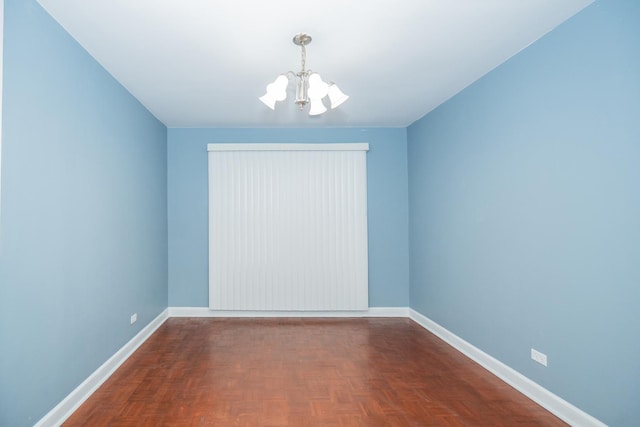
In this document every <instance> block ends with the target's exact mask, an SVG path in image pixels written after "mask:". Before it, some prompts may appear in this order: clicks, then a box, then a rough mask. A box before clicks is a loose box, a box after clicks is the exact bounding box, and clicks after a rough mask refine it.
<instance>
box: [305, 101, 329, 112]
mask: <svg viewBox="0 0 640 427" xmlns="http://www.w3.org/2000/svg"><path fill="white" fill-rule="evenodd" d="M310 102H311V107H310V108H309V115H310V116H317V115H319V114H322V113H324V112H325V111H327V107H325V106H324V104H323V103H322V99H320V98H310Z"/></svg>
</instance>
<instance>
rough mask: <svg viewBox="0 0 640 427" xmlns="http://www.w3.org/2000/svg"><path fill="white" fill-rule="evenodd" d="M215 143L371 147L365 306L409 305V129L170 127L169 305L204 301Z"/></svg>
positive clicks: (205, 298)
mask: <svg viewBox="0 0 640 427" xmlns="http://www.w3.org/2000/svg"><path fill="white" fill-rule="evenodd" d="M216 142H217V143H224V142H227V143H228V142H233V143H242V142H248V143H256V142H272V143H273V142H284V143H286V142H289V143H295V142H300V143H304V142H307V143H339V142H368V143H369V147H370V151H369V152H368V153H367V191H368V196H367V197H368V221H369V224H368V225H369V306H370V307H407V306H408V305H409V255H408V250H409V249H408V248H409V244H408V241H409V239H408V234H407V233H408V227H409V226H408V195H407V191H408V187H407V152H406V129H383V128H380V129H173V128H170V129H169V130H168V142H167V144H168V148H167V150H168V198H169V209H168V212H169V305H170V306H172V307H206V306H208V303H209V299H208V295H209V291H208V289H209V279H208V241H207V239H208V193H207V191H208V185H207V180H208V178H207V144H208V143H216Z"/></svg>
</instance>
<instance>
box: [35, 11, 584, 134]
mask: <svg viewBox="0 0 640 427" xmlns="http://www.w3.org/2000/svg"><path fill="white" fill-rule="evenodd" d="M38 1H39V3H40V4H41V5H42V6H43V7H44V8H45V9H46V10H47V11H48V12H49V13H50V14H51V15H52V16H53V17H54V18H55V19H56V20H57V21H58V22H59V23H60V24H61V25H62V26H63V27H64V28H65V29H66V30H67V31H68V32H69V33H70V34H71V35H72V36H73V37H74V38H75V39H76V40H77V41H78V42H79V43H80V44H81V45H82V46H83V47H84V48H85V49H86V50H87V51H88V52H89V53H90V54H91V55H92V56H93V57H94V58H95V59H96V60H97V61H98V62H100V63H101V64H102V65H103V66H104V67H105V68H106V69H107V70H108V71H109V72H110V73H111V74H112V75H113V76H114V77H115V78H116V79H117V80H118V81H119V82H120V83H122V85H124V86H125V87H126V88H127V89H128V90H129V91H130V92H131V93H132V94H133V95H134V96H135V97H136V98H137V99H139V100H140V102H142V104H144V105H145V106H146V107H147V108H148V109H149V110H150V111H151V112H152V113H153V114H154V115H155V116H156V117H157V118H158V119H159V120H161V121H162V122H163V123H164V124H165V125H167V126H168V127H325V126H345V127H346V126H349V127H352V126H354V127H355V126H358V127H359V126H363V127H367V126H376V127H378V126H384V127H405V126H407V125H409V124H411V123H412V122H414V121H415V120H417V119H419V118H420V117H422V116H423V115H424V114H426V113H428V112H429V111H431V110H433V109H434V108H435V107H437V106H438V105H439V104H441V103H442V102H444V101H446V100H447V99H448V98H450V97H452V96H453V95H455V94H456V93H457V92H459V91H460V90H461V89H463V88H464V87H466V86H467V85H469V84H470V83H471V82H473V81H475V80H477V79H478V78H479V77H481V76H482V75H484V74H485V73H487V72H488V71H490V70H491V69H493V68H495V67H496V66H497V65H499V64H500V63H502V62H504V61H505V60H506V59H508V58H509V57H511V56H513V55H514V54H516V53H517V52H519V51H520V50H522V49H523V48H525V47H526V46H528V45H529V44H530V43H532V42H534V41H535V40H537V39H538V38H540V37H541V36H542V35H544V34H545V33H547V32H548V31H550V30H552V29H553V28H554V27H556V26H557V25H559V24H560V23H561V22H563V21H564V20H566V19H568V18H569V17H571V16H572V15H574V14H575V13H577V12H578V11H579V10H581V9H582V8H583V7H585V6H587V5H588V4H589V3H591V2H592V1H593V0H350V1H349V0H323V1H312V0H296V1H292V0H269V1H266V0H228V1H215V0H110V1H104V0H103V1H100V0H38ZM300 32H304V33H308V34H310V35H311V36H312V37H313V41H312V43H311V44H310V45H309V46H308V48H307V68H310V69H313V70H314V71H317V72H319V73H320V74H321V75H322V76H323V78H324V79H325V80H332V81H335V82H336V83H338V85H339V86H340V88H341V89H342V90H343V91H344V92H345V93H347V94H348V95H350V97H351V98H350V99H349V100H348V101H347V102H346V103H345V104H343V105H342V106H340V107H338V108H337V109H335V110H330V111H328V112H327V113H325V114H324V115H322V116H319V117H310V116H308V115H307V114H306V112H300V111H299V110H296V109H295V105H293V101H292V99H293V92H291V91H290V94H289V97H288V98H287V100H285V101H283V102H280V103H278V105H277V106H276V111H272V110H270V109H268V108H267V107H266V106H265V105H263V104H262V103H261V102H260V101H259V100H258V97H259V96H261V95H263V94H264V92H265V86H266V85H267V84H268V83H270V82H271V81H273V80H274V79H275V77H276V76H277V75H278V74H280V73H283V72H286V71H289V70H293V71H297V70H299V69H300V48H299V47H298V46H295V45H294V44H293V43H292V42H291V39H292V38H293V36H294V35H295V34H298V33H300ZM290 86H292V85H290Z"/></svg>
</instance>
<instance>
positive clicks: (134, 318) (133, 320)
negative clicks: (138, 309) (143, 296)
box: [131, 313, 138, 325]
mask: <svg viewBox="0 0 640 427" xmlns="http://www.w3.org/2000/svg"><path fill="white" fill-rule="evenodd" d="M136 320H138V313H133V314H132V315H131V324H132V325H133V324H134V323H136Z"/></svg>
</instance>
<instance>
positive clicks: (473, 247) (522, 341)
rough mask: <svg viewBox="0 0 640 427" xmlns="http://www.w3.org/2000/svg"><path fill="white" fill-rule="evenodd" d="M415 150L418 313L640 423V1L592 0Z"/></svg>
mask: <svg viewBox="0 0 640 427" xmlns="http://www.w3.org/2000/svg"><path fill="white" fill-rule="evenodd" d="M408 154H409V195H410V209H409V212H410V254H411V261H410V281H411V285H410V296H411V297H410V299H411V306H412V308H414V309H416V310H417V311H419V312H420V313H422V314H424V315H426V316H427V317H429V318H431V319H433V320H434V321H436V322H438V323H439V324H441V325H443V326H444V327H446V328H447V329H449V330H450V331H452V332H454V333H455V334H457V335H458V336H460V337H462V338H463V339H465V340H467V341H469V342H470V343H472V344H473V345H475V346H477V347H479V348H480V349H482V350H484V351H485V352H487V353H489V354H491V355H492V356H494V357H496V358H497V359H499V360H501V361H502V362H504V363H506V364H507V365H509V366H511V367H513V368H514V369H516V370H518V371H519V372H521V373H523V374H524V375H526V376H528V377H529V378H531V379H533V380H534V381H535V382H537V383H539V384H541V385H542V386H544V387H545V388H547V389H548V390H550V391H552V392H553V393H555V394H557V395H559V396H560V397H562V398H564V399H566V400H568V401H569V402H571V403H572V404H574V405H576V406H578V407H579V408H581V409H583V410H585V411H586V412H588V413H590V414H591V415H593V416H595V417H597V418H598V419H600V420H602V421H603V422H605V423H608V424H610V425H612V426H637V425H640V405H638V403H639V402H640V187H639V185H640V2H637V1H636V0H625V1H616V0H603V1H599V2H596V3H594V4H593V5H592V6H590V7H588V8H587V9H585V10H584V11H582V12H581V13H579V14H578V15H576V16H575V17H574V18H572V19H570V20H569V21H567V22H566V23H565V24H563V25H561V26H560V27H558V28H557V29H556V30H554V31H553V32H551V33H550V34H548V35H547V36H545V37H544V38H542V39H541V40H540V41H538V42H537V43H535V44H533V45H532V46H530V47H529V48H528V49H526V50H524V51H523V52H522V53H520V54H519V55H517V56H515V57H513V58H512V59H511V60H509V61H508V62H507V63H505V64H503V65H502V66H500V67H499V68H497V69H496V70H494V71H493V72H491V73H489V74H488V75H486V76H485V77H484V78H482V79H481V80H479V81H478V82H476V83H474V84H473V85H472V86H470V87H469V88H467V89H466V90H464V91H463V92H461V93H460V94H458V95H457V96H456V97H454V98H453V99H451V100H450V101H448V102H447V103H445V104H444V105H442V106H440V107H439V108H438V109H436V110H435V111H434V112H432V113H431V114H429V115H427V116H426V117H424V118H423V119H421V120H419V121H418V122H416V123H414V124H413V125H412V126H410V127H409V129H408ZM531 347H534V348H536V349H538V350H539V351H542V352H543V353H546V354H547V355H548V357H549V366H548V367H547V368H544V367H542V366H540V365H537V364H536V363H534V362H533V361H532V360H531V359H530V348H531Z"/></svg>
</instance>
